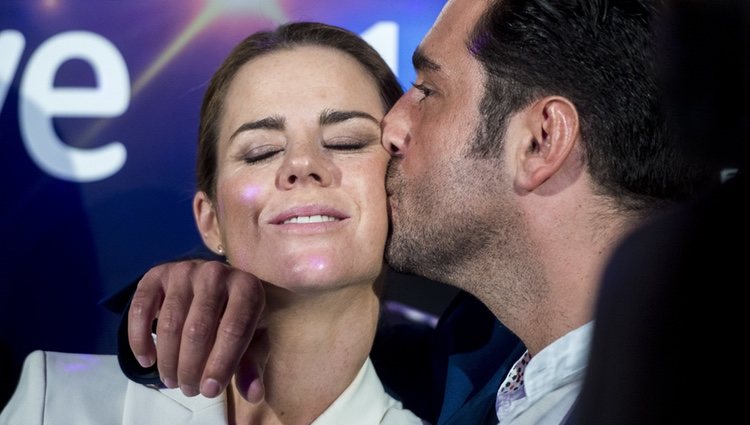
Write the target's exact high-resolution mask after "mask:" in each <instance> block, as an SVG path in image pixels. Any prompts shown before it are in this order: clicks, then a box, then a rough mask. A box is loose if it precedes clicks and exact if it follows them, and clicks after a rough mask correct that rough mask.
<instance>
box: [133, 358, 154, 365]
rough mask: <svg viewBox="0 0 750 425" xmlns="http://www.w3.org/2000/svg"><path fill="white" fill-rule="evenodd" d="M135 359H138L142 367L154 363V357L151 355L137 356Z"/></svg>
mask: <svg viewBox="0 0 750 425" xmlns="http://www.w3.org/2000/svg"><path fill="white" fill-rule="evenodd" d="M135 359H136V360H138V364H140V365H141V367H151V366H153V365H154V359H153V358H152V357H151V356H136V358H135Z"/></svg>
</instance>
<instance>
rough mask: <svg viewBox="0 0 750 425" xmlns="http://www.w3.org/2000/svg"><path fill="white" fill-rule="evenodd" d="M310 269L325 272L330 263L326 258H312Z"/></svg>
mask: <svg viewBox="0 0 750 425" xmlns="http://www.w3.org/2000/svg"><path fill="white" fill-rule="evenodd" d="M308 261H309V264H310V267H311V268H312V269H314V270H325V269H326V268H327V267H328V262H327V261H326V259H325V257H317V256H316V257H312V258H310V259H309V260H308Z"/></svg>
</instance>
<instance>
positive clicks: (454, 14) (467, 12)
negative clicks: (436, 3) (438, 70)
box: [419, 0, 489, 60]
mask: <svg viewBox="0 0 750 425" xmlns="http://www.w3.org/2000/svg"><path fill="white" fill-rule="evenodd" d="M488 5H489V0H449V1H448V2H447V3H446V4H445V6H444V7H443V10H442V11H441V12H440V14H439V15H438V17H437V19H436V20H435V23H434V24H433V25H432V27H431V28H430V30H429V31H428V32H427V35H425V37H424V39H423V40H422V42H421V43H420V46H419V50H420V51H421V54H423V55H424V56H426V57H427V58H430V59H432V60H436V59H437V58H438V57H440V56H441V53H443V52H444V53H445V54H448V55H450V54H456V53H459V52H458V50H459V49H465V48H466V42H467V41H468V39H469V35H470V34H471V32H472V31H473V29H474V27H475V26H476V23H477V21H478V20H479V18H480V17H481V16H482V14H483V13H484V12H485V11H486V10H487V6H488Z"/></svg>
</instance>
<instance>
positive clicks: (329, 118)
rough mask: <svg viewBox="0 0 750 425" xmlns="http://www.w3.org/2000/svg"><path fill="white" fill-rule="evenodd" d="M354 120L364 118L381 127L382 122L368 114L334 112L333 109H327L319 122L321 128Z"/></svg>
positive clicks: (322, 113) (321, 114)
mask: <svg viewBox="0 0 750 425" xmlns="http://www.w3.org/2000/svg"><path fill="white" fill-rule="evenodd" d="M352 118H364V119H367V120H370V121H372V122H374V123H375V124H377V125H380V121H379V120H378V119H376V118H375V117H373V116H372V115H370V114H368V113H367V112H362V111H334V110H332V109H326V110H324V111H323V112H321V113H320V120H319V121H318V122H319V124H320V125H321V126H326V125H331V124H337V123H340V122H344V121H347V120H350V119H352Z"/></svg>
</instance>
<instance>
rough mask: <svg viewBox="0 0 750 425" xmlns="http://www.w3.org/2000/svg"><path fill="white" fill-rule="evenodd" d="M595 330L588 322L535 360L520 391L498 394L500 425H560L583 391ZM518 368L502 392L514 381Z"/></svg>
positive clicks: (507, 379)
mask: <svg viewBox="0 0 750 425" xmlns="http://www.w3.org/2000/svg"><path fill="white" fill-rule="evenodd" d="M592 328H593V322H589V323H587V324H585V325H583V326H581V327H579V328H578V329H575V330H572V331H570V332H568V333H567V334H566V335H564V336H563V337H561V338H560V339H558V340H556V341H555V342H553V343H552V344H550V345H548V346H547V347H545V348H544V349H543V350H542V351H540V352H539V353H538V354H537V355H535V356H534V357H532V358H531V360H530V361H529V363H528V364H527V365H526V367H525V370H524V373H523V384H522V385H521V386H520V387H519V388H518V389H517V390H515V391H510V392H502V391H501V390H498V394H497V399H496V403H495V410H496V412H497V418H498V421H499V425H508V424H512V425H525V424H529V425H531V424H534V425H553V424H554V425H557V424H560V423H561V422H562V421H563V420H564V419H565V416H566V415H567V414H568V411H569V410H570V408H571V407H572V406H573V403H574V402H575V400H576V397H577V396H578V393H579V391H580V390H581V384H582V383H583V374H584V371H585V368H586V363H587V361H588V354H589V345H590V343H591V332H592ZM521 359H523V356H522V357H521ZM521 359H519V362H517V364H518V363H520V362H521ZM516 366H517V365H514V366H513V367H512V368H511V371H510V372H509V373H508V377H506V380H505V381H503V384H502V385H501V386H500V388H501V389H502V388H503V386H504V385H505V383H506V382H507V381H509V380H512V375H513V374H515V373H516V369H517V368H516Z"/></svg>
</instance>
